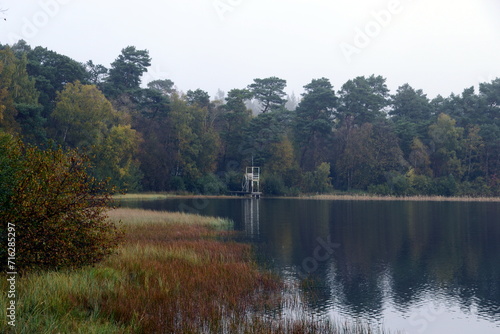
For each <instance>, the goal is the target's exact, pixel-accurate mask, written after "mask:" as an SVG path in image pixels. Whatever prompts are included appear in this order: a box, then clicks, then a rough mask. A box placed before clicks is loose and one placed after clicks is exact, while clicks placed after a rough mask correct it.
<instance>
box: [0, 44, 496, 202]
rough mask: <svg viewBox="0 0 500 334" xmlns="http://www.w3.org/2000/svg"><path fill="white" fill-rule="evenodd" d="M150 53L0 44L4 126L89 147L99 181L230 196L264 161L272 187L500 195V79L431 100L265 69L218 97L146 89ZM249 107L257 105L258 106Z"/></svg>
mask: <svg viewBox="0 0 500 334" xmlns="http://www.w3.org/2000/svg"><path fill="white" fill-rule="evenodd" d="M150 66H151V58H150V56H149V52H148V51H147V50H138V49H137V48H135V47H133V46H129V47H126V48H124V49H123V50H122V51H121V54H119V55H118V57H117V58H116V60H115V61H114V62H113V63H111V64H110V67H109V68H107V67H105V66H103V65H100V64H94V63H93V62H92V61H91V60H90V61H88V62H86V63H79V62H77V61H75V60H73V59H71V58H70V57H67V56H65V55H61V54H58V53H56V52H54V51H50V50H48V49H47V48H43V47H40V46H38V47H34V48H33V47H31V46H29V45H28V44H27V43H26V42H24V41H22V40H21V41H19V42H17V43H16V44H14V45H11V46H9V45H3V46H0V115H1V117H0V129H1V131H3V132H4V133H7V134H11V135H13V136H17V137H20V138H22V140H23V141H24V142H25V143H26V144H28V145H33V146H36V147H39V148H41V149H55V148H56V147H61V148H63V149H77V150H79V151H81V152H82V153H85V154H86V155H87V156H88V157H89V159H90V163H91V165H92V168H91V173H92V175H93V176H94V177H95V178H96V179H98V180H109V182H110V183H111V184H112V185H113V186H115V187H116V188H117V189H121V190H128V191H188V192H194V193H205V194H222V193H225V192H227V191H235V190H241V181H242V180H241V179H242V175H243V172H244V170H245V167H246V166H250V165H251V164H253V165H255V166H260V167H261V170H262V173H263V174H262V189H263V191H264V192H265V193H267V194H271V195H297V194H300V193H325V192H331V191H334V190H335V191H337V190H338V191H364V192H370V193H375V194H382V195H445V196H453V195H464V196H465V195H468V196H498V195H500V79H495V80H493V81H491V82H488V83H481V84H480V86H479V91H478V92H476V91H475V89H474V87H471V88H467V89H465V90H464V91H463V92H462V93H461V94H459V95H455V94H451V95H450V96H449V97H442V96H437V97H436V98H434V99H429V98H428V97H427V96H426V94H424V92H423V91H422V90H420V89H415V88H413V87H411V86H410V85H409V84H405V85H402V86H401V87H399V88H398V89H397V91H396V92H395V93H394V94H391V92H390V91H389V89H388V88H387V85H386V79H385V78H383V77H382V76H375V75H371V76H369V77H366V76H359V77H356V78H354V79H351V80H348V81H347V82H346V83H344V84H343V85H342V86H341V87H340V88H339V89H337V90H336V89H334V87H333V85H332V84H331V82H330V81H329V79H327V78H318V79H313V80H312V81H311V82H310V83H308V84H306V85H305V86H304V93H303V94H302V95H301V97H300V99H298V101H296V102H295V100H296V99H295V98H294V97H292V98H290V97H288V96H287V94H286V93H285V88H286V80H284V79H281V78H278V77H269V78H257V79H254V81H253V82H252V83H249V84H248V86H247V87H240V88H235V89H232V90H230V91H228V92H227V94H225V93H221V94H218V96H217V98H211V97H210V95H209V94H208V93H207V92H205V91H203V90H201V89H196V90H188V91H187V92H185V93H184V92H181V91H179V90H178V89H177V88H176V87H175V85H174V83H173V82H172V81H171V80H168V79H163V80H154V81H151V82H149V83H147V86H146V87H144V86H141V84H142V82H141V78H142V76H143V74H144V73H145V72H147V70H148V68H149V67H150ZM250 106H251V107H252V109H253V110H252V109H250V108H249V107H250Z"/></svg>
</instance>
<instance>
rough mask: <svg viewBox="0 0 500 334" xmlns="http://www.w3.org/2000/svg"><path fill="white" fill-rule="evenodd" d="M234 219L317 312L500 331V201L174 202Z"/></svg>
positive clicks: (169, 203) (433, 328)
mask: <svg viewBox="0 0 500 334" xmlns="http://www.w3.org/2000/svg"><path fill="white" fill-rule="evenodd" d="M123 206H130V207H140V208H146V209H154V210H169V211H187V212H195V213H199V214H202V215H211V216H220V217H227V218H230V219H232V220H233V221H234V222H235V229H237V230H240V231H243V232H244V235H245V236H246V238H248V240H250V241H251V242H252V243H253V244H254V245H255V246H256V250H257V256H258V259H259V261H261V262H262V263H263V265H265V266H268V267H270V268H272V269H273V270H276V271H278V272H280V273H281V274H282V275H283V277H284V278H285V279H286V280H291V281H299V280H302V279H304V278H307V282H308V284H307V289H306V290H305V291H303V293H304V296H305V298H304V304H305V305H304V306H305V307H306V308H307V309H308V310H310V312H311V313H313V314H315V315H316V316H324V317H332V318H334V319H340V320H341V319H344V318H347V319H352V318H356V319H362V320H364V321H367V322H370V323H373V324H376V325H383V326H384V328H386V329H388V330H391V331H396V330H401V331H404V332H406V333H477V334H479V333H486V334H489V333H497V334H498V333H500V203H476V202H464V203H458V202H403V201H387V202H386V201H330V200H298V199H266V198H263V199H260V200H255V199H253V200H252V199H241V198H235V199H169V200H158V201H142V202H141V201H138V202H133V201H126V202H123Z"/></svg>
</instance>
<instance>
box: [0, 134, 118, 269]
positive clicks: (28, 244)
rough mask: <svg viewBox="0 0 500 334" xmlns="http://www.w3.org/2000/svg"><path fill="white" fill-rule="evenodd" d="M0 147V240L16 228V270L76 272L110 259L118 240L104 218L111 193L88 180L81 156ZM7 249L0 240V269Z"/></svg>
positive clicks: (8, 143) (9, 143) (11, 143)
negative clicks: (12, 227) (85, 266)
mask: <svg viewBox="0 0 500 334" xmlns="http://www.w3.org/2000/svg"><path fill="white" fill-rule="evenodd" d="M0 146H3V147H2V148H1V149H0V154H1V155H2V157H1V158H0V159H1V164H0V168H1V169H2V171H0V178H4V179H8V181H9V182H3V181H4V180H0V181H2V187H1V188H2V189H1V190H2V192H3V194H4V196H2V198H1V203H0V221H1V223H2V226H1V231H0V232H2V233H0V235H2V238H3V236H5V235H6V234H7V233H4V232H6V229H7V226H8V224H9V226H15V236H16V238H15V250H16V252H15V253H16V259H15V266H16V269H17V270H18V271H23V270H26V269H61V268H68V267H69V268H75V267H81V266H84V265H87V264H93V263H96V262H98V261H100V260H102V259H103V258H104V257H105V256H106V255H108V254H110V252H111V251H112V249H113V248H114V247H115V246H116V245H117V243H118V239H119V232H118V230H117V228H116V226H115V225H114V224H113V223H111V222H110V221H108V220H107V217H106V210H107V206H108V204H109V202H110V194H109V192H107V191H106V190H105V184H103V183H98V182H96V181H95V180H94V179H93V178H92V177H91V176H89V174H88V173H87V169H88V167H89V166H88V161H87V159H86V158H85V157H83V156H81V155H79V154H78V153H77V152H76V151H63V150H62V149H60V148H59V149H47V150H41V149H38V148H36V147H28V146H25V145H24V144H22V143H21V142H20V141H15V140H13V139H10V140H5V137H4V138H3V140H2V141H0ZM7 171H8V172H7ZM4 172H5V173H4ZM6 245H7V241H6V240H2V248H1V249H2V251H1V257H2V266H5V265H6V264H7V260H6V256H7V254H6V251H5V248H4V246H6Z"/></svg>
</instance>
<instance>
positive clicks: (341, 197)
mask: <svg viewBox="0 0 500 334" xmlns="http://www.w3.org/2000/svg"><path fill="white" fill-rule="evenodd" d="M264 197H265V196H264ZM113 198H114V199H116V200H155V199H168V198H238V197H236V196H226V195H220V196H213V195H210V196H208V195H175V194H162V193H144V194H126V195H115V196H113ZM277 198H295V199H317V200H337V201H432V202H500V197H470V196H461V197H447V196H378V195H371V194H365V193H360V194H349V193H345V194H342V193H341V194H323V195H311V194H309V195H307V194H304V195H299V196H292V197H277Z"/></svg>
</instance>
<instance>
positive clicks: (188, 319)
mask: <svg viewBox="0 0 500 334" xmlns="http://www.w3.org/2000/svg"><path fill="white" fill-rule="evenodd" d="M108 217H109V218H108V219H110V220H111V221H112V222H114V223H116V224H117V225H118V226H119V227H121V228H122V229H123V231H124V238H123V241H122V243H121V244H120V246H118V248H117V250H116V252H115V254H113V255H112V256H110V257H109V258H107V259H106V260H104V261H103V262H101V263H98V264H96V265H94V266H89V267H83V268H80V269H75V270H63V271H59V272H58V271H55V272H54V271H49V272H28V273H26V274H25V275H23V276H22V277H20V278H19V280H18V282H17V284H18V289H19V301H20V303H19V308H18V310H17V314H18V317H19V325H20V326H22V328H23V330H24V331H25V332H30V333H31V332H45V331H50V332H53V331H58V332H62V333H72V332H80V331H83V332H89V333H91V332H92V333H98V332H99V333H108V334H111V333H117V334H118V333H161V332H172V333H174V332H175V333H184V332H189V333H198V332H200V333H201V332H203V333H204V332H210V333H219V332H222V331H224V329H227V328H230V329H231V331H232V332H236V333H243V332H244V333H247V332H251V333H255V334H264V333H275V334H286V333H290V332H294V333H299V332H301V333H302V332H309V333H318V334H327V333H332V334H368V333H374V332H376V333H389V332H388V331H385V330H384V329H379V328H374V327H371V326H370V325H369V324H364V323H360V322H359V321H355V320H353V321H352V323H350V322H349V323H345V322H342V323H335V322H332V321H331V320H329V319H315V318H311V316H310V315H309V314H307V313H305V312H303V313H300V314H298V317H293V318H288V317H287V316H284V315H283V314H282V313H280V312H279V311H278V312H277V311H273V310H280V309H281V307H282V306H283V305H292V307H293V305H296V306H300V304H299V301H298V300H294V299H292V300H289V299H283V295H282V291H283V289H286V286H285V284H284V282H283V281H282V279H281V277H279V276H277V275H276V274H272V273H271V272H269V271H266V270H264V269H262V268H260V267H258V265H257V263H256V262H255V259H254V258H253V256H254V255H253V251H252V249H251V245H249V244H245V243H241V242H238V241H235V239H234V236H235V234H234V233H235V232H233V231H230V228H229V227H230V223H231V222H230V221H227V220H224V219H221V218H215V217H205V216H200V215H193V214H186V213H179V212H159V211H150V210H143V209H128V208H119V209H111V210H109V211H108ZM6 284H7V282H0V288H2V289H5V287H6ZM4 299H5V296H2V297H0V304H5V300H4ZM294 303H295V304H294ZM270 312H271V313H270ZM271 314H272V316H270V315H271ZM3 329H5V324H4V323H2V321H0V331H2V330H3ZM311 329H314V330H313V331H311ZM207 330H208V331H207Z"/></svg>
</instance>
